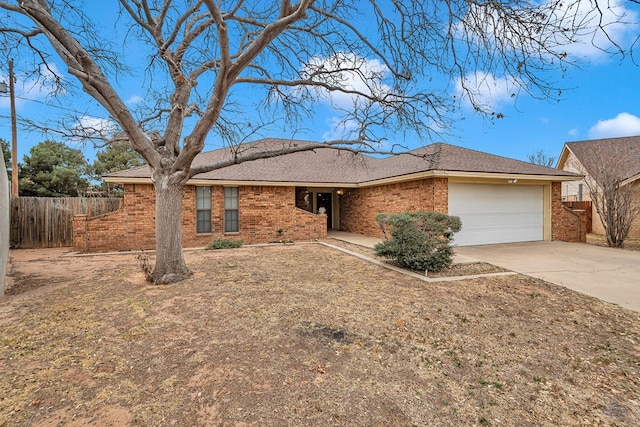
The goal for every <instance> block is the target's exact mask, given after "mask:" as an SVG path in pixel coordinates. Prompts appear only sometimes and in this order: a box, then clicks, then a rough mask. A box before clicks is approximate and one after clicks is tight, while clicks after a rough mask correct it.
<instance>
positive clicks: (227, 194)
mask: <svg viewBox="0 0 640 427" xmlns="http://www.w3.org/2000/svg"><path fill="white" fill-rule="evenodd" d="M224 231H225V232H234V231H238V187H225V188H224Z"/></svg>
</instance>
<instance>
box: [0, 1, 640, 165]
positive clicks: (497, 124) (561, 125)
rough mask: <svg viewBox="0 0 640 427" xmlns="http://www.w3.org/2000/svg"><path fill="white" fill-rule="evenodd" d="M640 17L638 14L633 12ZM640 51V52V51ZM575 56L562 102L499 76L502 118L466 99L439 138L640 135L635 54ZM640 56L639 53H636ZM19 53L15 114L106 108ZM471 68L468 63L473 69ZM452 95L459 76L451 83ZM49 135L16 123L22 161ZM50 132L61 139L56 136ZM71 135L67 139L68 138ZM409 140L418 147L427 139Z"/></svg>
mask: <svg viewBox="0 0 640 427" xmlns="http://www.w3.org/2000/svg"><path fill="white" fill-rule="evenodd" d="M630 16H631V17H633V18H634V19H635V22H637V16H638V15H637V14H635V13H632V14H631V15H630ZM639 33H640V28H639V27H638V26H637V25H628V26H626V27H625V28H624V30H620V31H619V32H618V33H617V36H618V37H619V40H620V41H623V42H625V43H627V42H629V41H630V40H632V39H633V37H635V36H637V34H639ZM638 53H639V54H640V52H638ZM573 55H575V58H577V59H579V60H580V61H581V62H582V65H581V68H572V69H570V70H569V73H568V74H567V76H566V77H564V78H563V79H562V80H559V85H560V86H562V87H565V88H568V89H567V90H565V91H564V92H563V93H562V100H561V101H559V102H556V101H549V100H538V99H533V98H531V97H530V96H528V95H526V94H521V95H520V96H519V97H518V98H517V99H514V98H512V97H510V96H509V95H508V93H507V92H506V90H504V87H505V86H504V82H503V81H501V79H495V80H492V79H489V81H490V82H492V83H495V84H489V86H487V87H483V88H480V89H479V90H480V91H481V92H483V94H484V95H485V97H486V100H487V102H488V103H490V104H492V105H493V106H494V107H495V108H496V109H497V110H498V111H500V112H502V113H503V114H504V118H502V119H498V120H495V121H489V120H487V119H485V118H483V117H480V116H478V115H476V114H474V113H473V112H472V110H471V109H470V108H468V107H465V106H464V105H463V107H462V110H461V115H464V119H463V120H462V119H461V120H456V121H455V123H454V127H453V128H452V129H450V131H449V133H450V135H443V136H442V137H441V138H438V139H437V140H442V141H444V142H448V143H451V144H455V145H459V146H463V147H467V148H471V149H475V150H480V151H485V152H489V153H493V154H498V155H501V156H506V157H512V158H516V159H520V160H526V159H527V155H528V154H530V153H533V152H535V151H537V150H543V151H544V152H545V153H546V154H547V155H549V156H554V157H557V156H558V155H559V153H560V151H561V149H562V146H563V144H564V142H567V141H576V140H584V139H595V138H605V137H613V136H628V135H640V84H638V83H637V81H638V77H639V76H640V66H638V65H635V64H634V63H633V61H632V60H631V58H630V57H627V58H621V57H619V56H613V57H612V56H607V55H604V54H603V53H602V52H601V51H599V50H597V49H589V45H588V44H584V45H583V46H582V47H581V48H576V49H575V51H574V52H573ZM638 58H640V56H639V57H638ZM26 71H28V70H23V69H21V64H20V60H19V58H16V59H15V73H16V76H17V80H18V81H17V82H16V95H17V100H16V101H17V102H16V104H17V115H18V116H19V117H24V118H27V119H32V120H38V118H41V117H47V118H55V117H58V116H59V117H60V118H63V117H64V116H65V115H66V114H68V113H69V111H70V110H72V111H75V112H77V114H78V115H85V116H86V120H98V119H99V118H101V117H102V118H104V117H106V115H105V114H104V112H103V110H102V109H101V108H100V107H99V106H98V105H97V103H96V102H95V101H92V100H90V99H89V98H88V97H83V96H75V97H73V98H71V99H62V100H59V101H55V100H51V99H49V98H48V97H47V88H44V87H41V86H38V85H34V84H33V82H32V81H29V80H28V79H26V78H25V77H24V76H25V75H26V74H25V73H26ZM472 71H473V70H469V72H472ZM0 81H5V82H7V81H8V80H7V67H6V64H0ZM451 86H452V89H451V91H452V93H451V94H452V96H453V95H454V94H455V87H454V86H455V84H452V85H451ZM120 89H121V96H122V98H123V99H125V100H127V101H128V102H129V103H131V104H135V103H136V102H137V101H139V100H140V99H141V98H142V97H144V95H145V94H144V93H141V92H140V86H139V85H138V84H137V83H135V82H134V81H127V80H126V79H125V80H122V81H121V85H120ZM0 117H1V119H0V138H3V139H5V140H7V141H10V140H11V132H10V127H9V120H8V118H9V97H8V94H0ZM334 122H335V112H332V111H331V110H329V109H328V108H326V107H323V106H322V105H321V106H320V107H319V108H318V109H317V112H316V115H315V116H314V118H313V119H312V120H309V121H308V122H307V123H304V124H303V125H302V126H301V127H300V128H299V129H297V130H296V131H295V132H294V131H292V130H290V129H289V130H287V131H288V132H289V134H282V133H279V132H278V134H269V133H267V134H266V135H262V136H277V137H294V138H301V139H312V140H318V141H321V140H323V139H326V138H330V137H331V133H332V126H333V123H334ZM46 138H47V136H45V135H43V134H41V133H40V132H29V131H27V130H25V129H22V128H21V129H19V133H18V158H19V160H20V161H21V160H22V158H23V156H24V155H25V154H27V153H28V151H29V149H30V148H31V147H32V146H33V145H35V144H37V143H38V142H40V141H43V140H44V139H46ZM52 139H57V140H63V139H61V138H56V137H52ZM67 142H68V141H67ZM397 142H404V143H405V144H407V145H409V146H410V147H412V148H414V147H416V146H418V145H421V144H423V143H424V142H418V141H397ZM218 146H219V143H218V142H217V141H216V140H215V139H213V138H212V139H210V140H208V141H207V145H206V147H205V150H208V149H214V148H217V147H218ZM76 147H78V148H82V149H83V151H84V153H85V156H86V157H88V158H89V159H90V160H92V157H93V155H94V152H95V150H94V149H93V148H92V147H91V146H90V145H85V146H82V145H76Z"/></svg>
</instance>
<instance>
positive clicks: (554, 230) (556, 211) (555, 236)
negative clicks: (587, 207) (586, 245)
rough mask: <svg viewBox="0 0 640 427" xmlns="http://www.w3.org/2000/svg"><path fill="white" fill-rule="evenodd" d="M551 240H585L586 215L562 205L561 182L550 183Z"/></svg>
mask: <svg viewBox="0 0 640 427" xmlns="http://www.w3.org/2000/svg"><path fill="white" fill-rule="evenodd" d="M551 240H561V241H564V242H586V241H587V215H586V212H584V211H580V210H571V209H569V208H568V207H566V206H563V205H562V184H561V183H560V182H554V183H552V184H551Z"/></svg>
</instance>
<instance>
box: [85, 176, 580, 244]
mask: <svg viewBox="0 0 640 427" xmlns="http://www.w3.org/2000/svg"><path fill="white" fill-rule="evenodd" d="M551 188H552V196H551V224H552V230H551V238H552V240H564V241H571V242H574V241H580V242H584V241H585V240H586V234H585V230H586V215H584V212H583V213H582V214H580V213H579V212H577V211H575V212H574V211H571V210H570V209H567V208H565V207H563V206H562V201H561V200H562V199H561V191H562V189H561V183H560V182H555V183H553V184H552V187H551ZM238 195H239V229H240V230H239V232H237V233H224V231H223V230H224V189H223V187H221V186H213V187H212V188H211V211H212V212H211V217H212V218H211V220H212V224H211V225H212V232H211V233H206V234H197V233H196V231H195V230H196V220H195V219H196V212H195V187H194V186H187V187H186V188H185V191H184V196H183V197H184V198H183V212H182V239H183V246H184V247H202V246H206V245H207V244H209V243H210V242H211V241H213V240H215V239H220V238H225V239H235V240H242V241H243V242H244V243H246V244H255V243H267V242H270V241H276V240H279V239H281V238H283V237H284V238H286V239H291V240H294V241H304V240H314V239H323V238H326V236H327V228H326V222H327V217H326V215H316V214H313V213H311V212H308V211H305V210H303V209H299V208H296V207H295V198H296V194H295V188H294V187H275V186H241V187H239V189H238ZM448 197H449V191H448V180H447V178H429V179H422V180H415V181H409V182H402V183H395V184H387V185H380V186H375V187H364V188H357V189H349V190H347V191H346V193H345V194H344V195H342V196H340V201H339V204H340V206H339V209H340V230H342V231H347V232H352V233H359V234H364V235H369V236H376V237H382V231H381V230H380V227H379V226H378V224H377V223H376V221H375V217H376V215H377V214H378V213H399V212H407V211H421V210H422V211H436V212H443V213H447V212H448ZM154 217H155V193H154V190H153V187H152V186H151V185H150V184H127V185H125V199H124V208H123V209H122V210H119V211H116V212H112V213H109V214H105V215H101V216H98V217H93V218H87V217H86V216H84V215H77V216H75V217H74V218H73V230H74V250H76V251H79V252H104V251H118V250H138V249H153V248H154V247H155V218H154ZM279 229H282V230H283V236H280V235H279V234H278V230H279Z"/></svg>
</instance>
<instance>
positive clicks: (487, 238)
mask: <svg viewBox="0 0 640 427" xmlns="http://www.w3.org/2000/svg"><path fill="white" fill-rule="evenodd" d="M543 189H544V187H543V186H541V185H534V186H531V185H488V184H455V183H450V184H449V215H456V216H459V217H460V219H461V220H462V230H461V231H460V232H459V233H456V235H455V236H454V242H453V243H454V244H455V245H459V246H470V245H486V244H491V243H511V242H531V241H535V240H543V239H544V190H543Z"/></svg>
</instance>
